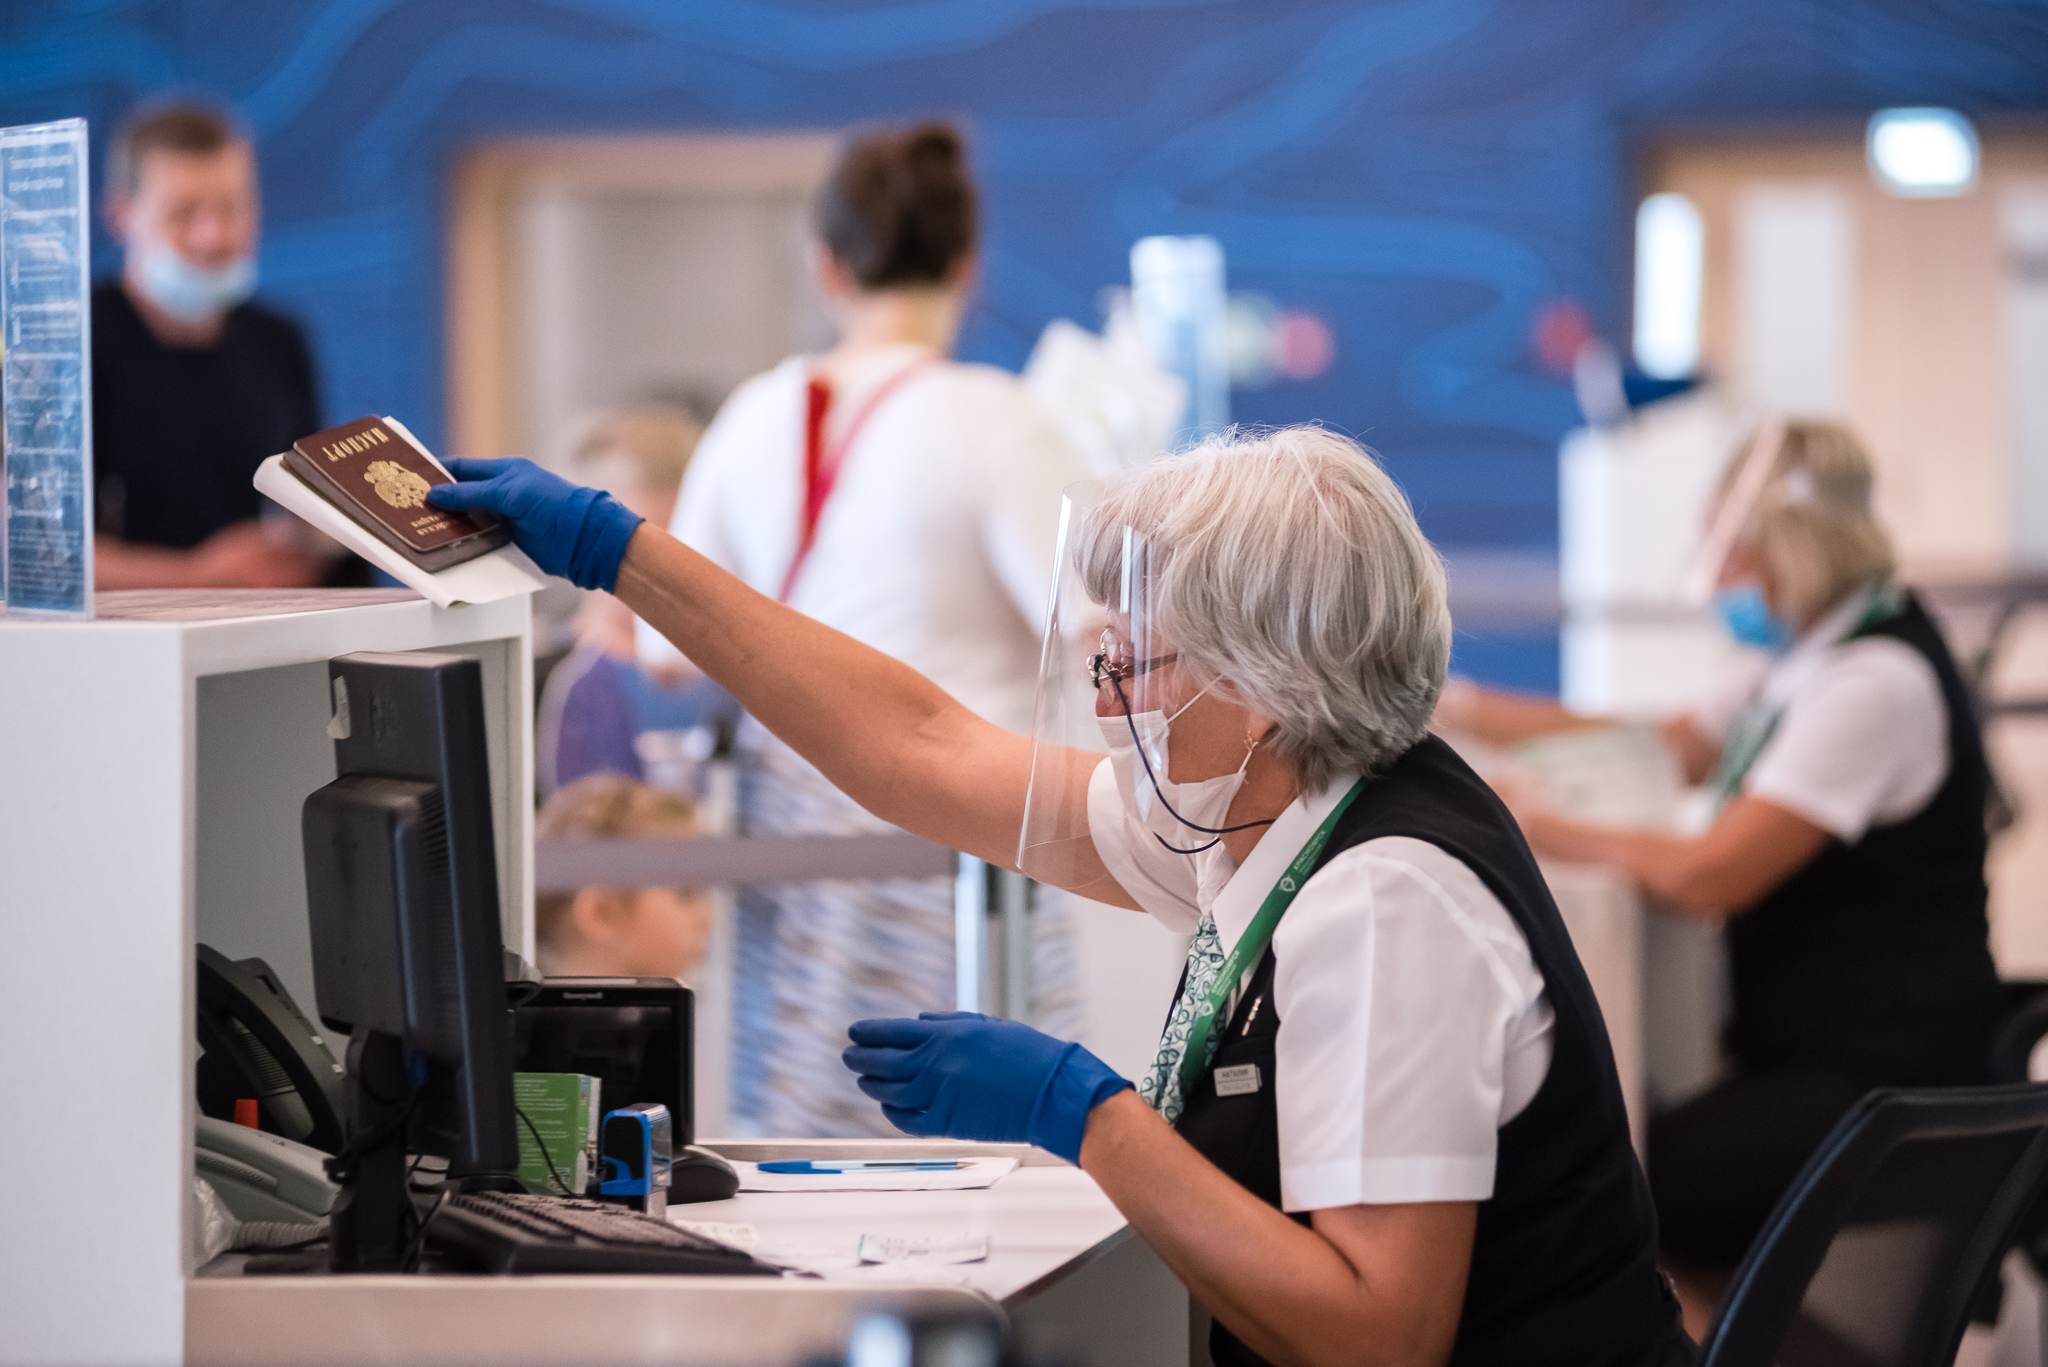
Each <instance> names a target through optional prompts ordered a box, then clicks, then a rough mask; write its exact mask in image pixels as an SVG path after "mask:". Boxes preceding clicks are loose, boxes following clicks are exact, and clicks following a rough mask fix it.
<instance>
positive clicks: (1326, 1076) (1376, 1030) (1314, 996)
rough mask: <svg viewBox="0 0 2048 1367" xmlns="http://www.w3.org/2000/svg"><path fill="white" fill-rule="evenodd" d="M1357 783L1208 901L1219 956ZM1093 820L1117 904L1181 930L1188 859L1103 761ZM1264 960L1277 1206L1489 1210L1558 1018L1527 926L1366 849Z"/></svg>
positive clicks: (1385, 845)
mask: <svg viewBox="0 0 2048 1367" xmlns="http://www.w3.org/2000/svg"><path fill="white" fill-rule="evenodd" d="M1352 782H1353V779H1352V778H1349V777H1346V778H1339V779H1338V780H1337V781H1336V782H1334V783H1332V784H1331V785H1330V787H1329V788H1328V789H1326V790H1325V791H1323V792H1321V793H1318V794H1315V795H1314V796H1312V797H1306V798H1303V799H1301V800H1298V801H1296V802H1295V803H1293V804H1292V805H1291V806H1289V807H1288V808H1287V810H1286V811H1285V812H1283V813H1282V814H1281V815H1280V817H1279V819H1278V820H1276V821H1275V822H1274V823H1273V824H1272V825H1271V826H1270V827H1268V828H1267V830H1266V833H1265V835H1264V836H1263V837H1262V838H1261V839H1260V841H1259V843H1258V844H1257V845H1256V846H1254V847H1253V849H1252V851H1251V853H1250V855H1249V856H1247V857H1246V859H1245V862H1244V864H1243V865H1242V866H1241V867H1239V868H1238V869H1237V871H1236V872H1235V873H1234V874H1233V875H1232V876H1231V878H1230V880H1229V881H1228V882H1227V883H1225V884H1224V885H1223V887H1222V889H1221V890H1220V891H1219V892H1218V893H1217V894H1216V897H1215V902H1214V905H1213V906H1211V907H1209V908H1207V910H1209V911H1211V912H1212V913H1213V914H1214V916H1215V919H1216V929H1217V933H1218V934H1219V936H1220V937H1221V938H1222V941H1223V949H1224V952H1225V953H1226V954H1227V953H1228V952H1229V951H1230V949H1231V947H1232V946H1234V945H1235V944H1236V943H1237V939H1238V937H1239V936H1240V935H1242V934H1243V933H1244V931H1245V929H1246V927H1247V926H1248V925H1249V924H1250V922H1251V919H1252V917H1253V915H1254V914H1256V912H1257V911H1258V908H1259V905H1260V903H1261V902H1263V901H1264V900H1265V897H1266V894H1267V893H1268V892H1269V891H1271V890H1272V887H1273V884H1274V883H1275V882H1276V881H1277V880H1278V879H1279V877H1280V875H1281V874H1282V873H1283V872H1284V871H1285V870H1286V867H1287V865H1288V864H1289V863H1290V862H1291V861H1292V860H1293V858H1294V856H1295V854H1296V853H1297V852H1299V850H1300V849H1301V847H1302V845H1303V844H1305V843H1306V842H1307V840H1308V838H1309V836H1310V835H1312V834H1313V833H1314V831H1315V829H1316V827H1318V826H1319V825H1321V824H1322V822H1323V819H1324V818H1325V817H1326V816H1328V815H1329V813H1330V811H1331V809H1332V808H1334V807H1335V806H1336V805H1337V802H1338V801H1339V800H1340V799H1341V798H1342V797H1343V796H1344V794H1345V793H1346V792H1347V791H1349V789H1350V787H1351V785H1352ZM1088 820H1089V831H1090V833H1091V834H1092V836H1093V837H1094V840H1095V847H1096V849H1097V850H1098V851H1099V852H1100V853H1101V855H1102V857H1103V860H1104V862H1106V863H1107V864H1108V866H1109V869H1110V872H1112V873H1113V874H1115V875H1116V878H1117V881H1118V882H1119V883H1121V884H1122V885H1123V887H1124V889H1125V891H1127V892H1129V893H1130V894H1131V896H1132V897H1134V898H1135V899H1137V901H1138V903H1139V905H1141V906H1143V907H1144V908H1145V909H1146V910H1147V911H1148V912H1150V913H1151V914H1152V915H1153V916H1154V917H1156V918H1157V919H1158V920H1160V921H1161V922H1163V923H1164V924H1165V925H1166V926H1168V927H1169V928H1170V929H1173V930H1176V931H1180V932H1182V933H1186V932H1188V931H1192V930H1193V929H1194V928H1195V926H1196V924H1197V923H1198V922H1199V920H1200V918H1201V914H1202V911H1203V910H1204V908H1203V907H1201V906H1200V905H1199V904H1198V902H1197V894H1196V879H1195V874H1194V864H1193V861H1192V860H1191V859H1190V858H1188V857H1187V856H1184V855H1177V854H1173V853H1171V852H1170V851H1167V850H1165V849H1163V848H1161V847H1160V845H1159V842H1157V841H1156V840H1154V839H1152V837H1151V836H1150V835H1149V834H1148V833H1147V832H1146V831H1145V830H1144V829H1143V827H1142V826H1140V825H1139V824H1138V823H1137V822H1136V821H1135V820H1134V819H1133V818H1132V816H1131V815H1130V812H1129V808H1128V807H1127V806H1126V805H1125V803H1124V800H1123V798H1122V797H1121V796H1120V795H1119V793H1118V791H1117V786H1116V777H1115V774H1114V772H1113V770H1112V768H1111V766H1110V764H1109V763H1108V762H1107V761H1104V762H1103V764H1102V765H1100V766H1099V767H1098V768H1097V769H1096V771H1095V775H1094V779H1093V781H1092V782H1091V784H1090V786H1089V793H1088ZM1218 852H1219V853H1220V849H1219V851H1218ZM1273 957H1274V976H1273V997H1274V1000H1273V1003H1272V1005H1273V1007H1274V1009H1276V1010H1277V1011H1278V1013H1279V1016H1280V1026H1279V1031H1278V1034H1277V1037H1276V1040H1275V1045H1274V1048H1275V1057H1274V1071H1275V1073H1276V1074H1277V1076H1276V1077H1275V1078H1274V1079H1273V1081H1272V1085H1273V1086H1274V1087H1275V1088H1276V1095H1275V1104H1276V1107H1277V1111H1278V1117H1279V1128H1280V1196H1281V1206H1282V1208H1283V1209H1285V1210H1290V1211H1302V1210H1323V1209H1328V1208H1330V1207H1334V1206H1350V1205H1361V1204H1394V1203H1402V1202H1413V1201H1482V1200H1485V1199H1486V1198H1487V1197H1489V1196H1491V1195H1492V1194H1493V1176H1494V1160H1495V1156H1496V1152H1497V1149H1498V1132H1499V1129H1500V1127H1501V1126H1502V1125H1505V1124H1506V1123H1507V1122H1508V1121H1510V1120H1512V1119H1514V1117H1515V1116H1517V1115H1519V1114H1520V1113H1521V1112H1522V1110H1523V1108H1524V1107H1526V1106H1527V1105H1528V1104H1529V1102H1530V1100H1531V1099H1533V1098H1534V1097H1535V1095H1536V1092H1537V1090H1538V1089H1539V1088H1540V1087H1541V1086H1542V1085H1543V1079H1544V1076H1545V1074H1546V1073H1547V1072H1548V1071H1549V1068H1550V1057H1551V1051H1552V1035H1553V1032H1554V1028H1555V1015H1554V1013H1553V1011H1552V1009H1551V1006H1550V1002H1549V999H1548V996H1547V994H1546V992H1545V990H1544V983H1543V975H1542V973H1541V972H1539V971H1538V969H1537V968H1536V965H1535V962H1534V961H1533V959H1532V958H1531V957H1530V953H1529V944H1528V941H1527V940H1526V939H1525V938H1524V937H1523V935H1522V932H1521V928H1520V927H1519V926H1517V925H1516V924H1515V921H1514V918H1513V917H1512V916H1511V915H1509V913H1508V910H1507V908H1506V907H1504V906H1502V905H1501V903H1500V900H1499V899H1498V898H1496V897H1495V896H1494V895H1493V894H1492V893H1491V892H1490V891H1488V890H1487V887H1486V885H1485V883H1484V882H1482V881H1481V880H1480V878H1479V876H1478V875H1477V874H1476V873H1474V872H1473V871H1472V870H1471V869H1470V868H1469V867H1468V866H1466V865H1465V864H1464V863H1463V862H1462V861H1460V860H1458V859H1456V858H1454V857H1453V856H1452V855H1450V854H1448V853H1446V852H1445V851H1444V850H1442V849H1440V848H1438V847H1437V846H1435V845H1432V844H1429V843H1428V842H1426V841H1422V840H1416V839H1412V838H1409V837H1405V836H1389V837H1383V838H1380V839H1377V840H1368V841H1366V842H1365V843H1363V844H1360V845H1356V846H1353V847H1352V848H1351V849H1348V850H1345V851H1343V852H1342V853H1340V854H1338V855H1337V856H1336V857H1335V858H1333V859H1331V860H1330V861H1329V862H1328V863H1326V864H1325V865H1324V866H1323V867H1322V868H1321V869H1319V870H1317V872H1316V874H1315V876H1314V877H1312V878H1310V879H1309V880H1308V882H1307V883H1305V884H1303V885H1302V889H1301V891H1300V893H1298V894H1297V895H1296V897H1295V899H1294V903H1293V905H1292V906H1290V907H1289V908H1288V910H1287V914H1286V915H1285V916H1283V917H1282V918H1281V920H1280V924H1279V927H1278V928H1277V929H1276V930H1275V931H1274V934H1273Z"/></svg>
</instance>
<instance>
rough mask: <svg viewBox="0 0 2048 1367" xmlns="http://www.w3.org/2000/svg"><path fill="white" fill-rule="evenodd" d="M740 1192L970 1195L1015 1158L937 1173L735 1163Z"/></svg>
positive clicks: (973, 1161) (1011, 1166)
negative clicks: (765, 1168)
mask: <svg viewBox="0 0 2048 1367" xmlns="http://www.w3.org/2000/svg"><path fill="white" fill-rule="evenodd" d="M732 1166H733V1171H735V1172H737V1173H738V1174H739V1177H740V1190H741V1191H802V1192H819V1191H973V1190H975V1189H976V1188H978V1187H992V1186H994V1185H995V1184H996V1183H998V1182H1000V1181H1002V1180H1003V1179H1004V1178H1005V1177H1008V1176H1009V1175H1010V1174H1011V1173H1012V1172H1014V1171H1015V1170H1016V1167H1017V1160H1016V1159H1014V1158H963V1159H961V1160H960V1166H959V1167H957V1168H944V1169H941V1170H939V1171H937V1172H933V1171H930V1170H926V1171H923V1172H916V1171H909V1172H889V1171H887V1170H886V1169H884V1170H876V1169H873V1168H870V1169H867V1170H865V1171H861V1172H819V1173H808V1172H762V1171H761V1167H760V1164H758V1163H742V1162H734V1163H733V1165H732Z"/></svg>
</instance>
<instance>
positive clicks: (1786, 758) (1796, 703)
mask: <svg viewBox="0 0 2048 1367" xmlns="http://www.w3.org/2000/svg"><path fill="white" fill-rule="evenodd" d="M1867 601H1868V600H1867V598H1866V596H1865V595H1864V594H1863V593H1860V592H1859V593H1852V594H1850V595H1849V596H1848V597H1847V598H1846V599H1845V600H1843V601H1842V602H1841V603H1840V604H1838V605H1836V606H1835V607H1834V608H1832V609H1830V610H1829V611H1828V613H1827V615H1826V616H1824V617H1822V618H1821V619H1820V620H1819V621H1817V622H1815V623H1814V624H1813V626H1811V627H1810V628H1808V629H1807V630H1806V632H1805V633H1803V634H1802V635H1801V636H1800V638H1799V640H1798V641H1796V642H1795V643H1794V644H1793V646H1792V648H1791V649H1790V650H1788V651H1786V652H1785V654H1784V655H1782V656H1780V657H1779V658H1778V659H1776V660H1774V661H1771V662H1770V663H1769V665H1768V666H1767V667H1765V668H1763V669H1762V670H1761V678H1759V668H1758V665H1757V664H1755V663H1752V664H1751V665H1750V666H1749V667H1748V668H1747V670H1745V671H1743V672H1739V673H1736V674H1734V675H1732V676H1731V678H1730V679H1729V681H1728V684H1727V686H1726V687H1725V688H1724V689H1723V690H1722V691H1721V694H1720V696H1719V697H1717V698H1716V699H1715V701H1713V702H1712V703H1710V704H1709V705H1708V706H1707V707H1705V708H1703V709H1701V710H1700V711H1698V712H1696V713H1694V715H1693V721H1694V724H1695V725H1697V726H1698V727H1699V728H1700V730H1701V731H1702V732H1703V733H1704V734H1706V735H1707V736H1709V737H1711V738H1712V739H1714V740H1717V741H1718V740H1721V739H1722V738H1723V737H1725V735H1726V734H1727V729H1728V724H1729V722H1730V721H1731V720H1732V719H1733V717H1734V714H1735V712H1736V711H1737V710H1738V709H1739V708H1740V707H1741V706H1742V705H1743V704H1744V703H1745V702H1746V701H1747V700H1748V699H1749V698H1750V697H1752V696H1756V695H1757V693H1758V690H1759V689H1761V696H1762V698H1763V700H1764V701H1765V702H1766V703H1767V704H1768V705H1770V706H1774V707H1780V708H1783V709H1784V710H1783V712H1782V714H1781V715H1780V717H1779V719H1778V726H1777V729H1776V730H1775V731H1773V732H1772V733H1771V738H1770V740H1769V741H1768V742H1766V744H1765V745H1764V748H1763V751H1762V753H1760V754H1759V755H1758V756H1757V759H1756V763H1755V764H1754V765H1752V766H1751V767H1750V770H1749V774H1748V775H1747V777H1745V778H1744V780H1743V784H1742V791H1743V792H1744V793H1746V794H1748V795H1749V796H1751V797H1760V798H1763V799H1765V800H1767V801H1770V802H1774V803H1776V804H1777V805H1778V806H1780V807H1783V808H1784V809H1785V810H1786V811H1789V812H1791V813H1793V814H1794V815H1795V816H1799V817H1803V818H1805V819H1806V820H1808V821H1811V822H1812V823H1813V824H1814V825H1816V826H1818V827H1820V828H1821V829H1822V830H1824V831H1826V832H1828V833H1829V834H1830V835H1833V836H1835V837H1836V838H1837V839H1839V840H1841V841H1843V842H1844V843H1845V844H1854V843H1855V842H1856V841H1858V840H1860V839H1862V838H1863V833H1864V832H1865V831H1867V830H1869V829H1870V828H1871V827H1872V826H1885V825H1890V824H1892V823H1893V822H1898V821H1904V820H1905V819H1906V818H1908V817H1910V816H1912V815H1914V814H1915V813H1916V812H1918V811H1919V810H1920V809H1921V808H1922V807H1925V806H1926V805H1927V804H1928V802H1929V801H1931V800H1932V799H1933V797H1934V794H1935V792H1936V791H1937V790H1938V789H1940V787H1941V785H1942V782H1943V781H1944V780H1945V779H1946V778H1947V777H1948V769H1949V753H1948V709H1947V707H1946V706H1945V705H1944V703H1943V701H1942V696H1941V681H1940V680H1939V679H1937V678H1936V677H1935V673H1934V666H1932V665H1931V664H1929V663H1928V662H1927V657H1926V656H1924V655H1922V654H1921V653H1920V652H1919V651H1917V650H1915V649H1913V648H1912V647H1911V646H1909V645H1907V644H1906V643H1905V642H1904V641H1900V640H1896V639H1894V638H1892V637H1890V636H1866V637H1863V638H1861V639H1859V640H1854V641H1843V640H1841V639H1840V638H1841V637H1842V636H1843V635H1844V634H1846V633H1847V632H1848V631H1849V629H1850V628H1851V627H1852V626H1854V625H1855V622H1856V619H1857V617H1858V616H1860V615H1861V614H1862V612H1863V609H1864V605H1865V603H1866V602H1867Z"/></svg>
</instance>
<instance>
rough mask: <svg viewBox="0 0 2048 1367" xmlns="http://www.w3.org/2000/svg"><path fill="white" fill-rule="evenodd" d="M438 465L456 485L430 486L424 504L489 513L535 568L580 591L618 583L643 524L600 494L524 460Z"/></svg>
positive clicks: (451, 461)
mask: <svg viewBox="0 0 2048 1367" xmlns="http://www.w3.org/2000/svg"><path fill="white" fill-rule="evenodd" d="M441 463H442V464H443V465H445V466H447V467H448V473H449V474H451V475H453V476H455V478H456V480H457V482H456V483H454V484H436V485H435V486H434V487H433V488H432V489H431V490H430V491H428V493H427V502H429V503H432V504H433V505H435V506H436V507H439V508H456V509H460V510H462V511H464V512H467V511H468V510H470V509H472V508H480V509H482V510H483V511H484V512H487V513H496V514H497V515H498V516H499V517H502V518H504V519H505V520H506V521H507V522H510V523H511V524H512V540H513V541H514V542H515V543H516V544H517V545H518V547H519V549H520V550H522V551H525V552H526V553H527V555H528V556H530V557H531V558H532V560H533V563H534V564H536V565H538V566H540V567H541V569H542V570H543V571H544V572H546V573H548V574H559V575H561V576H562V577H563V578H564V579H567V580H568V581H569V582H570V583H572V584H574V585H575V586H576V587H577V588H579V589H605V590H610V588H611V587H612V586H613V585H614V584H616V583H618V582H619V562H620V561H621V560H624V559H625V558H626V543H627V542H628V541H631V540H632V539H633V529H634V528H635V527H638V526H639V525H640V524H641V523H642V522H645V521H646V520H647V519H646V518H644V517H642V516H640V514H638V513H636V512H633V511H631V510H630V509H628V508H627V507H626V505H625V504H623V503H621V502H619V501H618V500H617V499H615V498H613V497H612V496H611V495H610V494H608V493H606V492H605V491H604V490H602V489H586V488H584V487H583V486H582V485H580V484H571V483H570V482H569V481H568V480H566V479H563V478H562V477H561V476H560V475H551V474H549V473H548V472H547V471H545V470H543V469H541V468H540V467H539V466H538V465H535V464H534V463H533V462H532V461H530V460H518V459H514V460H464V459H461V458H460V457H456V458H451V459H449V460H444V461H442V462H441Z"/></svg>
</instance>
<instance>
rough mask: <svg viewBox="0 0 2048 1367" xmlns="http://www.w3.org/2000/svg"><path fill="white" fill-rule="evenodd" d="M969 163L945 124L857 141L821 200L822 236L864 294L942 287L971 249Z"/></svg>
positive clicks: (955, 134) (957, 136) (953, 132)
mask: <svg viewBox="0 0 2048 1367" xmlns="http://www.w3.org/2000/svg"><path fill="white" fill-rule="evenodd" d="M966 162H967V149H966V139H965V138H963V137H962V136H961V134H960V130H959V129H957V128H955V127H954V126H953V125H951V124H949V123H945V122H943V121H940V120H931V121H928V122H925V123H920V124H914V125H912V126H911V127H909V128H904V129H900V130H896V131H893V132H877V133H869V134H866V135H865V136H862V137H858V138H855V139H854V140H852V141H851V142H849V143H848V144H847V145H846V147H845V149H844V150H843V151H842V152H841V153H840V155H839V162H838V164H837V165H836V166H834V167H833V168H832V175H831V177H830V179H828V180H827V181H826V183H825V187H824V189H823V190H822V191H821V192H820V194H819V196H818V210H817V223H818V235H819V236H820V237H821V238H823V239H824V242H825V246H826V247H827V248H828V249H829V250H830V251H831V253H832V256H833V258H834V259H835V260H837V261H838V262H839V263H840V264H841V265H843V266H845V267H846V269H847V270H848V271H849V272H851V273H852V275H853V278H854V280H855V282H856V283H858V284H859V285H860V287H861V288H862V289H864V290H878V289H888V288H892V287H896V288H901V287H912V286H929V285H938V284H943V283H945V282H946V281H947V280H949V279H951V278H952V276H953V273H954V268H955V267H956V266H957V265H958V264H959V262H960V259H961V258H962V257H964V256H966V255H967V254H968V253H969V252H971V251H973V250H974V244H975V232H976V221H975V220H976V204H975V199H976V196H975V191H974V182H973V181H972V180H970V179H969V178H968V175H967V165H966Z"/></svg>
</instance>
